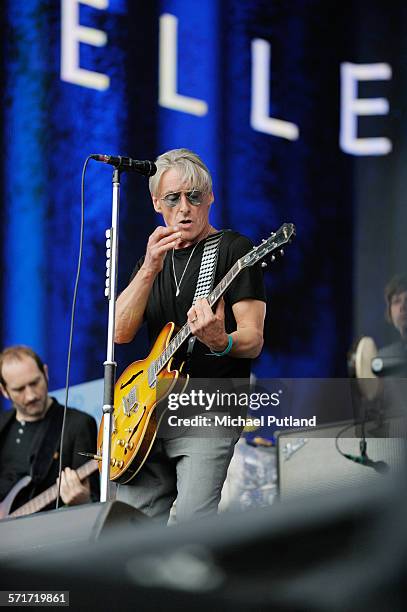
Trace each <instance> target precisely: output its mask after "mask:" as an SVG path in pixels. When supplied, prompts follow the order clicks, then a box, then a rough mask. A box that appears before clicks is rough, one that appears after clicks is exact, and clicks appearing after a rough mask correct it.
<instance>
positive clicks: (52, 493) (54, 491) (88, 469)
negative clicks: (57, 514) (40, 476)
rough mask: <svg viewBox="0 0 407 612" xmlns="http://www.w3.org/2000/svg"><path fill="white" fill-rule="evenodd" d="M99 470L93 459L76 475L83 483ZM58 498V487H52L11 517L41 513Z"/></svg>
mask: <svg viewBox="0 0 407 612" xmlns="http://www.w3.org/2000/svg"><path fill="white" fill-rule="evenodd" d="M97 469H98V463H97V461H95V460H94V459H92V460H91V461H88V462H87V463H84V464H83V465H81V466H80V467H79V468H78V469H77V470H76V473H77V474H78V477H79V480H80V481H82V480H85V478H87V477H88V476H90V475H91V474H93V472H95V471H96V470H97ZM57 497H58V486H57V485H56V484H54V485H53V486H52V487H50V488H49V489H47V490H46V491H43V492H42V493H40V494H39V495H37V497H34V499H31V500H30V501H28V502H27V503H25V504H23V505H22V506H21V507H20V508H18V509H17V510H14V512H12V513H11V514H10V515H9V516H10V517H17V516H26V515H27V514H34V513H35V512H39V511H40V510H42V509H43V508H45V507H46V506H48V504H51V503H52V502H54V501H55V500H56V498H57Z"/></svg>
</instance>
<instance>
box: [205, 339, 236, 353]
mask: <svg viewBox="0 0 407 612" xmlns="http://www.w3.org/2000/svg"><path fill="white" fill-rule="evenodd" d="M232 346H233V338H232V334H228V345H227V347H226V348H225V350H224V351H221V352H220V353H218V351H213V350H212V349H211V348H210V349H209V350H210V355H214V356H215V357H223V356H224V355H227V354H228V353H229V352H230V350H231V348H232Z"/></svg>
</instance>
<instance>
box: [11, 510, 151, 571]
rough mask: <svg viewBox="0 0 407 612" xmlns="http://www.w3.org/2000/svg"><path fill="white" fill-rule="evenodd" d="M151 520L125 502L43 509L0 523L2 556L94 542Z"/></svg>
mask: <svg viewBox="0 0 407 612" xmlns="http://www.w3.org/2000/svg"><path fill="white" fill-rule="evenodd" d="M145 522H148V518H147V517H146V516H144V515H143V514H142V513H141V512H139V511H138V510H136V509H135V508H133V507H132V506H129V505H128V504H124V503H123V502H119V501H113V502H105V503H102V502H98V503H93V504H84V505H81V506H73V507H66V508H60V509H59V510H51V511H49V512H40V513H38V514H32V515H30V516H27V517H20V518H14V519H11V518H10V519H4V520H3V521H1V522H0V542H1V544H0V557H1V558H3V559H4V558H5V557H10V556H13V557H14V556H16V555H17V556H18V555H20V554H26V553H31V552H38V551H42V550H45V551H48V550H49V549H52V548H61V546H75V545H77V544H78V543H83V542H86V541H88V542H94V541H95V540H98V539H99V538H101V537H102V536H104V535H105V534H106V532H109V530H110V529H112V528H116V527H126V526H128V527H133V526H134V525H136V524H139V523H143V524H144V523H145Z"/></svg>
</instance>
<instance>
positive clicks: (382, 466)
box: [344, 453, 390, 474]
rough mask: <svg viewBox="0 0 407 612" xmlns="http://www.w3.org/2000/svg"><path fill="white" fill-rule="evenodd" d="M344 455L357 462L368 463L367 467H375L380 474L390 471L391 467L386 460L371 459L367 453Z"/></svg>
mask: <svg viewBox="0 0 407 612" xmlns="http://www.w3.org/2000/svg"><path fill="white" fill-rule="evenodd" d="M344 457H346V459H350V460H351V461H354V462H355V463H359V464H360V465H366V467H371V468H373V469H374V471H375V472H378V473H379V474H386V472H388V471H389V469H390V467H389V465H388V464H387V463H385V462H384V461H372V459H369V457H368V456H367V455H359V456H357V455H348V454H347V453H344Z"/></svg>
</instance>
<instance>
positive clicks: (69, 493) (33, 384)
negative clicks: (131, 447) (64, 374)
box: [0, 346, 99, 518]
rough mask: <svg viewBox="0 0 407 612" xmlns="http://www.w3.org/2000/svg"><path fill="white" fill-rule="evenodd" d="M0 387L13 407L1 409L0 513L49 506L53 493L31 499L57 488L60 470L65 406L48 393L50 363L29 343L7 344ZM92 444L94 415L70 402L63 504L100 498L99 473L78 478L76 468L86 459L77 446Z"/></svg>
mask: <svg viewBox="0 0 407 612" xmlns="http://www.w3.org/2000/svg"><path fill="white" fill-rule="evenodd" d="M0 389H1V392H2V394H3V395H4V396H5V397H6V398H7V399H9V400H11V402H12V408H13V409H12V410H10V411H7V412H2V413H0V502H2V503H0V518H4V516H7V515H9V514H14V513H15V512H16V511H17V512H19V511H20V509H21V507H24V506H32V508H33V509H32V510H31V511H30V512H36V511H38V510H39V509H43V510H52V509H53V508H55V503H54V502H55V499H56V495H54V496H53V497H51V495H49V496H48V497H46V498H45V501H44V503H40V502H38V503H32V502H34V500H36V499H39V498H40V497H43V496H42V494H43V493H44V492H45V491H46V490H47V489H49V488H51V487H53V488H55V487H54V485H55V483H56V479H57V476H58V471H59V446H60V439H61V427H62V416H63V407H62V406H60V405H59V404H58V402H57V401H56V400H55V399H53V398H51V397H50V396H49V395H48V368H47V366H46V364H44V363H43V362H42V360H41V359H40V357H39V356H38V355H37V353H35V352H34V351H33V350H32V349H31V348H29V347H27V346H10V347H8V348H6V349H4V350H3V352H2V353H0ZM95 448H96V422H95V420H94V419H93V418H92V417H91V416H89V415H88V414H85V413H84V412H80V411H79V410H75V409H73V408H68V412H67V417H66V423H65V435H64V445H63V453H62V467H63V468H65V469H64V470H63V472H62V480H61V490H60V494H61V498H62V502H63V503H64V504H68V505H77V504H82V503H86V502H89V501H91V500H93V501H97V500H98V498H99V480H98V476H97V475H96V474H94V475H93V476H91V478H90V480H89V479H85V480H83V482H81V481H80V478H79V476H78V474H77V472H76V471H75V469H77V468H79V467H80V466H82V465H83V464H84V462H85V461H86V460H85V459H84V458H83V457H81V456H80V455H79V454H78V451H93V450H94V449H95ZM93 471H94V470H93ZM89 473H90V472H89ZM29 477H30V478H29ZM25 481H27V482H25ZM19 483H20V484H21V487H20V484H19ZM13 488H14V490H15V495H14V492H13ZM10 496H11V497H10ZM29 500H30V501H29ZM52 500H53V502H52V503H50V502H51V501H52ZM3 506H4V512H3ZM30 512H29V511H24V514H28V513H30Z"/></svg>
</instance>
